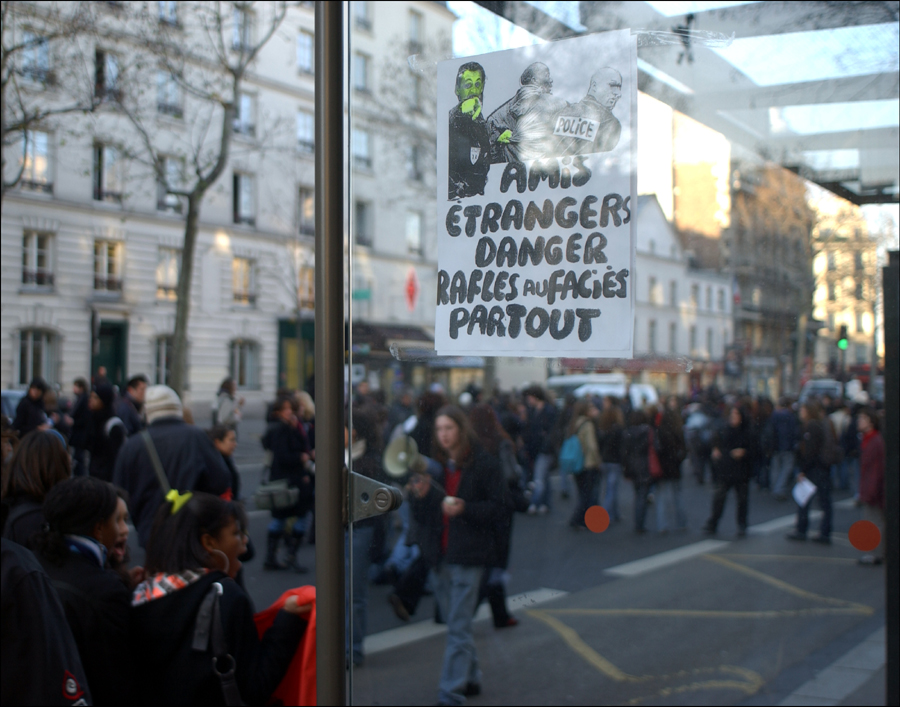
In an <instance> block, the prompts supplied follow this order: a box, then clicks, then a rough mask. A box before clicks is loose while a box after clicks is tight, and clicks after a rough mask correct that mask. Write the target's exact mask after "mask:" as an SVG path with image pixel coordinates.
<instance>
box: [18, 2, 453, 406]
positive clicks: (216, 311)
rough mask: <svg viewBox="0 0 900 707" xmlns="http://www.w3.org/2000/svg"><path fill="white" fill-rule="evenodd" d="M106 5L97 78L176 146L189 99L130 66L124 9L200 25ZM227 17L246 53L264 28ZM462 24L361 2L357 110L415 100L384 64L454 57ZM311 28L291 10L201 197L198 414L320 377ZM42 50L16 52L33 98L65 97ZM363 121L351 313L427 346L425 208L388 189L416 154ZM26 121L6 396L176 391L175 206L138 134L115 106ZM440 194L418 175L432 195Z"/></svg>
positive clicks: (184, 129) (189, 124)
mask: <svg viewBox="0 0 900 707" xmlns="http://www.w3.org/2000/svg"><path fill="white" fill-rule="evenodd" d="M97 5H98V6H101V5H102V6H106V5H108V6H109V8H106V7H103V8H101V10H102V11H104V12H106V15H107V16H105V17H104V18H103V21H104V23H105V27H106V28H107V32H106V34H105V35H104V36H105V37H106V38H105V39H98V40H97V41H96V43H95V45H94V46H90V42H89V41H88V40H82V45H83V46H82V47H81V52H82V56H84V57H86V60H85V63H86V65H88V70H89V71H91V72H93V77H92V78H94V79H95V80H96V82H97V83H96V85H97V86H98V87H100V86H101V85H105V86H106V88H107V89H114V90H116V91H118V90H124V89H126V88H127V82H140V83H141V84H142V85H143V86H149V87H150V88H146V89H144V90H145V93H146V94H147V96H146V99H147V100H149V101H153V102H155V104H156V108H157V113H158V115H156V116H155V117H154V120H152V121H151V122H149V123H148V125H150V126H152V128H153V129H154V130H158V131H159V132H160V134H165V135H166V136H171V140H172V142H173V144H176V143H177V142H178V140H179V138H183V137H184V136H185V135H190V134H191V131H192V130H195V129H196V123H197V119H196V116H197V112H196V110H194V108H195V107H194V106H192V101H193V100H194V99H193V97H192V96H191V95H188V94H186V93H185V92H184V91H180V90H179V87H178V85H177V84H176V83H175V82H173V81H170V80H168V79H167V77H166V76H165V75H163V73H162V72H160V71H158V70H154V69H153V68H152V67H151V68H149V69H148V68H147V67H143V69H140V68H139V67H137V66H134V65H132V63H131V62H130V61H129V59H130V56H131V54H130V53H131V52H132V51H133V47H134V45H133V44H130V42H133V41H134V39H133V37H131V36H130V35H129V34H128V32H127V31H126V30H127V29H128V27H129V24H128V23H129V13H130V12H133V11H134V12H136V11H137V9H136V8H138V7H139V5H140V7H144V6H145V5H146V7H144V11H145V12H146V11H149V12H151V13H153V14H154V15H156V14H157V13H158V20H159V22H161V23H163V22H165V23H170V24H171V25H172V26H173V27H177V28H178V30H179V31H181V32H183V33H184V35H185V37H186V41H187V39H189V38H190V37H192V36H193V33H196V32H198V31H199V28H198V27H196V26H191V22H192V20H191V18H192V17H194V16H195V15H194V14H193V13H192V12H191V11H190V7H189V3H174V2H165V3H163V2H160V3H146V4H130V3H99V4H97ZM147 8H149V10H148V9H147ZM99 11H100V10H98V12H99ZM227 12H228V13H229V14H228V15H226V19H227V20H230V21H232V22H233V23H234V41H235V42H237V41H246V40H251V41H252V37H253V35H254V33H259V32H262V31H263V30H264V26H263V25H264V21H263V20H264V18H262V17H259V18H255V17H252V16H248V17H244V16H243V15H240V14H239V13H240V10H239V9H237V8H227ZM232 13H233V14H232ZM453 19H454V16H453V15H452V13H450V12H449V11H448V10H447V9H446V7H444V4H443V3H433V2H398V3H380V4H377V5H376V4H375V3H368V2H357V3H354V17H353V20H352V24H351V47H352V51H353V52H354V54H353V56H354V59H353V67H352V70H351V74H350V76H351V81H352V82H353V86H354V91H355V93H354V101H358V104H359V105H364V104H365V102H366V100H367V99H368V98H369V96H370V95H371V96H372V97H373V98H372V101H373V104H374V102H375V101H374V98H376V97H378V95H379V93H380V86H381V85H382V84H383V83H386V82H388V81H390V82H392V83H393V84H395V85H398V86H400V85H402V86H404V87H405V88H404V89H403V92H404V100H407V101H409V104H410V105H413V97H414V96H415V95H416V94H415V88H409V85H410V84H413V83H415V82H414V78H415V77H414V74H412V73H411V72H410V71H408V70H407V71H405V72H402V73H399V74H397V73H395V74H393V75H388V76H383V75H382V72H383V71H384V69H385V67H388V66H394V65H396V61H395V55H397V54H398V52H399V53H402V52H403V51H405V50H412V49H416V48H418V47H420V46H424V45H426V44H428V45H435V46H438V45H441V44H443V45H446V46H449V42H450V32H451V27H452V23H453ZM20 20H21V21H19V22H17V23H11V24H10V26H8V27H4V28H3V32H4V35H7V33H12V34H15V33H18V34H21V33H23V32H32V33H33V34H34V33H39V31H40V27H39V23H37V22H33V21H29V20H28V19H27V18H20ZM313 28H314V17H313V10H312V3H294V4H290V5H289V7H288V10H287V15H286V17H285V19H284V20H283V22H282V24H281V26H280V27H279V29H278V31H277V33H276V35H275V36H274V37H273V38H272V39H271V40H270V41H269V42H268V43H267V44H266V45H265V46H264V47H263V49H262V51H261V52H260V53H259V55H258V56H257V58H256V59H255V60H254V61H253V63H252V64H251V65H250V68H249V71H248V73H247V76H246V79H245V81H244V82H243V85H242V92H241V95H240V96H239V97H236V99H235V104H236V117H235V120H234V125H233V128H234V132H235V135H234V140H233V143H232V150H231V155H230V159H229V162H228V164H227V166H226V168H225V170H224V172H223V174H222V176H221V177H220V178H219V179H218V181H217V183H216V184H215V185H214V186H213V187H212V188H211V189H210V190H209V192H207V195H206V198H205V199H204V201H203V204H202V210H201V215H200V225H199V238H198V245H197V249H196V255H195V261H194V268H195V270H194V277H193V284H192V291H191V305H192V306H191V318H190V325H189V333H188V338H189V351H188V358H189V371H188V391H187V397H189V398H190V399H191V400H192V401H193V404H194V405H195V407H196V406H198V405H202V404H205V403H206V402H208V401H211V400H212V399H213V397H214V395H215V392H216V390H217V387H218V385H219V383H220V381H221V380H222V379H223V378H224V377H225V376H228V375H231V376H233V377H234V378H235V379H236V380H237V382H238V387H239V388H241V389H242V391H243V392H242V395H244V396H245V397H247V399H248V402H251V403H252V402H254V401H255V402H261V401H262V400H263V399H265V398H267V397H271V396H272V395H273V393H274V391H275V389H276V387H278V386H279V385H288V386H291V387H302V386H303V385H304V383H305V381H306V380H307V379H308V377H309V376H310V375H311V374H312V372H313V370H314V364H313V361H312V351H313V342H312V331H313V328H312V309H313V306H314V301H315V295H314V290H313V265H314V252H313V234H314V217H315V214H314V162H313V158H314V154H315V144H314V120H313V111H314V75H313V71H314V65H313V45H314V44H313ZM227 31H229V30H228V28H227V27H226V32H227ZM111 37H112V38H111ZM404 37H406V41H403V42H400V41H399V40H403V39H404ZM401 43H402V45H403V46H401ZM47 44H49V47H47V49H44V50H42V51H38V52H32V53H31V54H30V55H29V56H26V57H25V58H24V59H23V61H26V60H27V62H29V63H28V67H26V68H29V67H30V69H31V71H30V75H26V74H28V72H20V74H21V79H22V81H21V84H22V86H23V88H24V90H26V91H32V92H43V93H44V94H46V97H47V100H48V101H50V102H52V101H53V100H56V99H55V98H54V94H55V92H57V91H56V89H55V88H54V86H53V85H52V84H50V83H49V82H46V81H42V80H40V78H41V77H40V75H36V74H35V73H34V71H33V68H34V65H35V62H37V66H38V68H39V69H41V70H42V71H44V72H45V73H46V72H52V71H53V70H54V69H56V68H57V67H55V66H54V61H59V60H61V59H60V58H59V57H60V53H59V52H57V51H55V50H54V47H53V44H52V43H47ZM39 46H41V45H39ZM411 53H415V52H411ZM404 58H405V57H404ZM392 62H393V63H392ZM361 76H362V77H363V78H360V77H361ZM123 84H125V85H124V86H123ZM419 88H420V89H421V90H422V95H421V100H422V101H423V103H425V102H427V101H428V100H429V99H428V98H427V97H426V96H425V95H424V89H423V88H422V87H421V86H420V87H419ZM357 113H359V114H360V116H362V114H363V110H362V109H360V110H357V108H356V106H355V105H354V108H353V114H352V116H351V117H352V118H353V122H354V130H353V140H352V143H353V149H352V162H353V197H354V198H355V211H356V213H355V219H354V224H355V225H354V233H353V246H352V247H353V248H354V262H355V263H360V264H361V265H359V266H357V267H356V273H355V278H354V280H353V281H352V283H350V288H351V291H352V294H353V302H354V303H355V304H356V308H355V312H354V320H355V321H357V322H371V323H373V324H380V323H390V322H397V321H402V322H403V323H404V324H405V325H406V326H410V325H412V326H419V327H423V328H425V329H423V334H422V335H423V336H427V335H428V330H427V327H428V326H430V325H431V324H432V322H433V309H429V306H431V307H433V305H431V302H430V297H427V296H425V297H418V296H417V297H414V298H410V299H411V300H412V304H411V306H408V305H407V304H406V300H407V297H406V296H405V290H407V289H410V288H408V287H407V284H408V282H409V281H410V280H414V281H416V282H417V287H418V288H419V290H420V291H424V292H429V291H431V288H433V283H432V282H431V281H430V280H429V278H433V272H434V258H435V244H434V242H433V238H430V237H429V236H428V235H426V234H431V233H433V232H434V228H433V227H432V226H431V225H430V224H429V221H428V219H429V218H431V217H432V216H431V211H432V209H429V208H428V206H427V205H428V204H429V203H430V202H429V200H428V199H427V197H423V198H422V199H421V200H420V201H419V200H417V199H413V198H412V196H410V201H416V202H417V203H416V204H412V203H410V204H399V203H395V202H393V201H392V200H391V199H392V197H391V189H390V185H391V184H392V183H396V182H397V181H398V180H404V181H412V182H415V181H416V179H417V173H416V172H415V171H414V170H413V169H412V168H411V167H410V165H411V164H414V161H413V158H414V156H415V155H414V154H413V153H412V152H411V148H410V147H409V145H408V144H404V141H403V140H398V139H397V137H398V136H397V135H393V134H391V135H388V136H387V138H386V137H385V135H384V125H383V124H382V123H379V121H378V120H377V118H373V119H372V120H371V121H368V122H367V120H366V119H364V118H362V117H360V118H359V119H357ZM373 113H374V114H375V115H377V111H373ZM33 127H34V129H33V130H31V131H30V134H29V140H28V143H27V144H28V145H29V147H28V149H26V150H25V151H24V154H23V155H22V156H21V157H20V156H19V155H18V154H16V155H14V156H13V159H9V158H7V173H8V174H9V173H11V172H14V171H15V170H17V169H19V168H23V179H22V180H21V182H20V183H19V185H18V187H17V188H15V189H12V190H9V191H7V193H6V194H5V195H4V200H3V212H2V259H3V265H2V282H0V293H2V302H3V304H2V318H0V319H2V324H0V329H2V331H0V377H2V385H3V387H22V386H24V385H26V384H27V382H28V380H29V379H30V378H31V377H32V376H34V375H42V376H44V377H45V378H46V379H47V380H49V381H51V382H53V383H55V384H59V385H61V386H62V387H63V389H64V390H68V389H70V386H71V382H72V380H73V379H74V378H76V377H78V376H87V375H88V374H89V373H90V372H94V371H96V369H97V367H98V366H99V365H104V366H105V367H106V368H107V371H108V373H109V376H110V378H111V379H112V380H113V381H114V382H116V383H118V384H122V383H123V382H124V381H125V380H127V378H128V377H130V376H132V375H134V374H137V373H145V374H146V375H147V376H148V377H149V378H150V379H151V381H152V382H158V383H164V382H166V380H167V377H168V376H169V362H170V359H171V355H172V352H171V346H172V332H173V329H174V322H175V302H174V292H175V284H176V282H177V278H178V269H179V267H180V261H181V245H182V242H183V234H184V215H183V212H184V203H183V200H182V199H181V198H179V197H176V196H173V195H171V194H166V193H165V192H164V191H161V190H160V189H159V187H158V185H157V183H156V180H155V179H154V174H153V172H152V171H151V170H148V169H146V168H145V167H143V166H142V165H140V164H138V163H136V162H135V161H132V160H129V159H128V158H127V155H128V154H129V148H130V147H131V146H132V143H133V141H135V139H136V138H135V135H134V131H133V129H132V128H131V126H130V124H129V123H128V121H127V120H126V118H125V116H124V115H123V114H122V111H121V109H120V108H118V107H117V106H116V104H115V101H109V102H107V103H104V104H103V105H101V106H100V107H99V108H98V110H97V111H96V112H95V113H93V114H90V115H84V116H82V115H78V114H75V115H71V114H70V115H64V116H60V117H59V118H57V119H56V120H51V119H48V120H47V121H45V122H44V123H41V124H38V125H35V126H33ZM422 129H427V121H423V128H422ZM401 132H402V135H400V137H402V138H407V137H411V136H412V137H414V136H413V134H412V132H411V131H401ZM410 144H412V145H417V146H419V149H420V151H421V152H427V148H425V149H423V147H422V146H423V145H424V146H427V145H430V144H433V139H432V140H431V142H427V141H424V140H421V139H418V140H416V139H413V140H411V143H410ZM7 154H12V153H11V152H8V153H7ZM423 158H424V157H423ZM432 159H433V157H432ZM184 169H185V165H184V162H183V161H182V160H179V158H178V156H177V155H176V154H175V153H174V150H173V157H172V158H171V160H169V159H167V161H166V173H167V175H169V179H170V180H172V181H177V180H178V179H179V172H180V171H182V170H184ZM427 172H428V170H424V169H422V170H419V172H418V174H419V175H421V174H425V173H427ZM433 191H434V190H433V188H431V185H428V184H424V183H423V185H422V193H423V194H426V195H433ZM403 192H404V193H407V192H409V190H408V189H407V190H403ZM432 198H433V196H432Z"/></svg>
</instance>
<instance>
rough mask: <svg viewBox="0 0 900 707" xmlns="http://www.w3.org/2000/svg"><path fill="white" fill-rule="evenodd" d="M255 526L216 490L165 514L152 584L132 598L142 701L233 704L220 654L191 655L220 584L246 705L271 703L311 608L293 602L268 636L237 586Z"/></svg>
mask: <svg viewBox="0 0 900 707" xmlns="http://www.w3.org/2000/svg"><path fill="white" fill-rule="evenodd" d="M185 497H188V498H187V500H185ZM246 524H247V519H246V516H245V514H244V511H243V509H242V508H241V507H240V505H239V504H236V503H234V502H233V501H223V500H222V499H220V498H218V497H217V496H213V495H212V494H207V493H199V492H198V493H194V494H183V495H182V496H180V497H179V498H178V499H177V500H176V501H166V502H165V503H164V504H163V505H162V506H161V507H160V509H159V511H158V512H157V515H156V519H155V521H154V527H153V532H152V535H151V537H150V542H149V544H148V547H147V560H146V572H147V578H146V579H145V580H144V581H143V582H142V583H141V584H139V585H138V586H137V587H136V588H135V590H134V592H133V594H132V599H131V603H132V607H133V608H132V625H133V631H132V646H133V651H134V656H135V660H136V665H138V666H140V671H141V674H142V675H144V676H147V679H145V680H142V681H141V685H140V690H139V694H138V696H137V701H138V703H139V704H144V705H175V704H179V705H224V704H225V698H224V696H223V693H222V686H221V683H220V682H219V679H218V677H217V676H216V674H215V673H214V672H213V660H212V653H211V651H210V650H209V649H207V650H206V651H198V650H194V649H193V648H192V643H193V639H194V628H195V625H196V620H197V613H198V611H199V609H200V605H201V604H202V603H203V600H204V599H205V598H206V596H207V595H208V594H209V592H210V590H211V589H212V588H213V585H214V584H218V585H219V587H221V590H220V593H219V603H220V604H219V605H220V614H221V621H222V629H223V633H224V641H225V646H226V648H227V650H228V653H229V655H231V656H232V657H233V658H234V665H235V680H236V682H237V687H238V690H239V692H240V697H241V700H242V701H243V703H244V704H248V705H262V704H266V702H267V701H268V700H269V698H270V697H271V695H272V693H273V692H274V691H275V689H276V688H277V687H278V684H279V683H280V682H281V680H282V678H283V677H284V675H285V673H286V671H287V669H288V666H289V665H290V662H291V659H292V658H293V656H294V653H295V652H296V649H297V646H298V644H299V642H300V639H301V638H302V636H303V633H304V631H305V630H306V625H307V623H306V617H307V616H308V614H309V611H310V609H311V605H305V606H299V605H298V604H297V600H296V598H295V597H291V598H290V599H288V601H287V603H286V604H285V606H284V609H282V610H281V611H279V612H278V615H277V616H276V618H275V622H274V624H273V625H272V627H271V628H270V629H269V630H268V631H266V633H265V634H264V635H263V637H262V639H260V638H259V636H258V634H257V631H256V625H255V624H254V621H253V604H252V602H251V601H250V598H249V597H248V596H247V594H246V593H245V592H244V590H243V589H241V588H240V587H239V586H238V585H237V584H236V583H235V582H234V580H233V577H234V576H235V575H236V574H237V571H238V570H239V569H240V565H241V563H240V560H239V559H238V557H239V555H241V554H242V553H243V552H244V549H245V545H246V543H245V538H246V535H245V529H246Z"/></svg>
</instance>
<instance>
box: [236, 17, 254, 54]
mask: <svg viewBox="0 0 900 707" xmlns="http://www.w3.org/2000/svg"><path fill="white" fill-rule="evenodd" d="M252 41H253V16H252V15H251V14H250V13H249V12H248V11H246V10H242V9H241V8H239V7H236V8H234V26H233V27H232V35H231V46H232V47H233V48H234V50H235V51H238V52H240V51H246V50H247V49H250V47H251V42H252Z"/></svg>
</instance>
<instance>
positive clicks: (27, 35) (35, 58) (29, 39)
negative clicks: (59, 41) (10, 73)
mask: <svg viewBox="0 0 900 707" xmlns="http://www.w3.org/2000/svg"><path fill="white" fill-rule="evenodd" d="M49 72H50V45H49V43H48V42H47V38H46V37H41V36H40V35H38V34H35V33H34V32H27V31H26V32H23V33H22V68H21V73H22V76H23V77H24V78H26V79H28V80H29V81H36V82H38V83H44V82H45V81H46V80H47V76H48V74H49Z"/></svg>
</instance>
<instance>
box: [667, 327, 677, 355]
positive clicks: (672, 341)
mask: <svg viewBox="0 0 900 707" xmlns="http://www.w3.org/2000/svg"><path fill="white" fill-rule="evenodd" d="M677 352H678V325H677V324H675V322H672V323H671V324H669V353H672V354H673V353H677Z"/></svg>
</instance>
